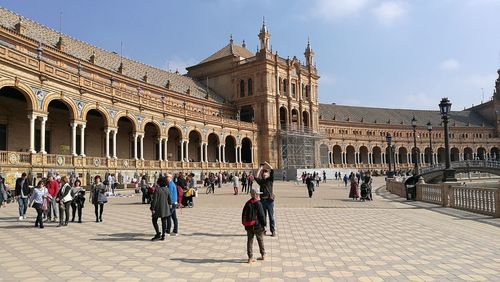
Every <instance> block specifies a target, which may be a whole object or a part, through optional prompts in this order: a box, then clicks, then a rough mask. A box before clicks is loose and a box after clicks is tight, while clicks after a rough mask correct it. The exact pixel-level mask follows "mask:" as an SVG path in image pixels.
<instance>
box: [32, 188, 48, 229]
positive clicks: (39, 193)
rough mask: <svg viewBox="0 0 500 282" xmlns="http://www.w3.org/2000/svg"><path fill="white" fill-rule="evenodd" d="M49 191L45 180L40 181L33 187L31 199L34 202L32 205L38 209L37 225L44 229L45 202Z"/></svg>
mask: <svg viewBox="0 0 500 282" xmlns="http://www.w3.org/2000/svg"><path fill="white" fill-rule="evenodd" d="M48 194H49V191H48V190H47V188H46V187H45V182H44V181H43V180H40V181H38V183H37V185H36V187H35V188H34V189H33V193H32V194H31V199H30V201H31V202H32V203H33V204H32V207H33V208H34V209H35V210H36V214H37V216H36V220H35V227H40V228H42V229H43V218H42V215H43V202H44V200H45V198H46V197H47V195H48Z"/></svg>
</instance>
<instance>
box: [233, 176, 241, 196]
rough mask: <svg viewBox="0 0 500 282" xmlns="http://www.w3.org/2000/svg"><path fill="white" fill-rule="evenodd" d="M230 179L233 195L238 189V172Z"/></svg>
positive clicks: (236, 193)
mask: <svg viewBox="0 0 500 282" xmlns="http://www.w3.org/2000/svg"><path fill="white" fill-rule="evenodd" d="M232 180H233V189H234V195H238V191H239V189H240V177H239V173H235V174H234V176H233V179H232Z"/></svg>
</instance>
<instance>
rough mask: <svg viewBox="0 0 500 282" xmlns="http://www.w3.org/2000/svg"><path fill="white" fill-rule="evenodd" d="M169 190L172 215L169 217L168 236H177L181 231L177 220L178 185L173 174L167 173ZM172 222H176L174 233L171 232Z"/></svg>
mask: <svg viewBox="0 0 500 282" xmlns="http://www.w3.org/2000/svg"><path fill="white" fill-rule="evenodd" d="M167 182H168V190H169V192H170V201H171V203H172V204H171V207H170V217H169V218H167V234H168V235H167V236H177V234H178V232H179V222H178V221H177V213H176V209H177V204H178V203H177V186H176V185H175V183H174V181H173V179H172V174H170V173H169V174H167ZM172 222H173V223H174V229H173V233H172V234H170V229H171V228H172Z"/></svg>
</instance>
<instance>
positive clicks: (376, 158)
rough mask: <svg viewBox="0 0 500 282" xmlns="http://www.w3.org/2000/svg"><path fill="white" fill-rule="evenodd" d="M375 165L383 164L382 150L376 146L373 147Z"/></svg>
mask: <svg viewBox="0 0 500 282" xmlns="http://www.w3.org/2000/svg"><path fill="white" fill-rule="evenodd" d="M372 152H373V156H372V158H373V163H374V164H381V163H382V149H380V147H378V146H375V147H373V150H372Z"/></svg>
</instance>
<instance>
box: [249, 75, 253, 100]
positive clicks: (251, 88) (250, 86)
mask: <svg viewBox="0 0 500 282" xmlns="http://www.w3.org/2000/svg"><path fill="white" fill-rule="evenodd" d="M252 95H253V82H252V79H251V78H249V79H248V96H252Z"/></svg>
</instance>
